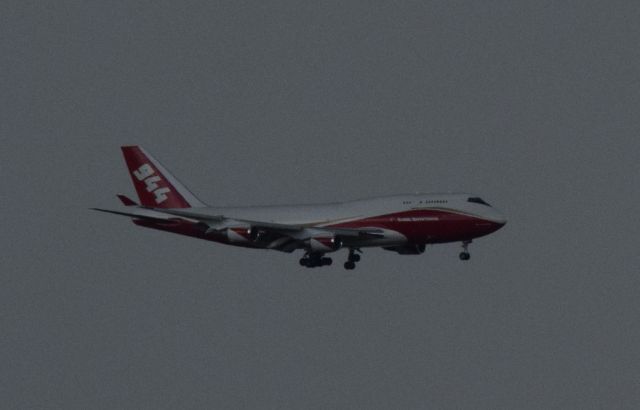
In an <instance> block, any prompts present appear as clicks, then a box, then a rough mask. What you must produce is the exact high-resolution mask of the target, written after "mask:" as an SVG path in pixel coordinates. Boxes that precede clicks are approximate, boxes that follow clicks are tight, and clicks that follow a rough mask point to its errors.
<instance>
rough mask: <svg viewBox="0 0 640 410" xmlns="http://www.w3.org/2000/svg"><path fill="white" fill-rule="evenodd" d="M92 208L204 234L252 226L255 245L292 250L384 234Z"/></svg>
mask: <svg viewBox="0 0 640 410" xmlns="http://www.w3.org/2000/svg"><path fill="white" fill-rule="evenodd" d="M91 209H93V210H96V211H100V212H108V213H111V214H116V215H123V216H128V217H131V218H138V219H146V220H149V221H155V222H167V221H170V220H173V219H175V218H176V217H177V218H181V219H186V220H188V221H191V222H194V223H197V224H198V225H200V226H201V227H202V230H203V232H204V233H205V234H216V233H223V232H224V231H225V230H227V229H229V228H234V227H247V228H251V231H252V232H253V234H252V235H253V237H252V239H253V240H254V242H255V243H256V244H257V245H259V246H262V247H265V248H268V249H276V250H280V251H283V252H293V251H294V250H296V249H299V248H301V247H304V246H303V245H304V243H305V242H306V241H308V240H310V239H312V238H317V237H327V236H336V237H337V236H339V237H340V238H342V240H343V241H344V242H345V243H349V242H351V243H354V241H356V240H358V239H371V238H384V235H385V234H384V231H383V230H382V229H378V228H338V227H335V228H334V227H328V226H314V224H280V223H273V222H263V221H253V220H246V219H236V218H232V217H226V216H223V215H207V214H202V213H198V212H192V211H187V210H182V209H163V208H151V207H143V206H127V207H126V209H124V210H111V209H101V208H91Z"/></svg>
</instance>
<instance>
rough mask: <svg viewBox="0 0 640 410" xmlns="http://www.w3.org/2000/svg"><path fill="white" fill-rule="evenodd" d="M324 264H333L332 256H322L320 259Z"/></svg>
mask: <svg viewBox="0 0 640 410" xmlns="http://www.w3.org/2000/svg"><path fill="white" fill-rule="evenodd" d="M320 261H321V263H322V266H331V264H332V263H333V259H331V258H322V259H320Z"/></svg>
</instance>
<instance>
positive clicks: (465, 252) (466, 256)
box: [459, 241, 471, 261]
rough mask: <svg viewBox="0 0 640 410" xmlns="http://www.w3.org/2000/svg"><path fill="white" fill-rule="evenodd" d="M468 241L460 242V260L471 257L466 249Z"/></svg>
mask: <svg viewBox="0 0 640 410" xmlns="http://www.w3.org/2000/svg"><path fill="white" fill-rule="evenodd" d="M470 243H471V241H464V242H462V252H460V255H459V257H460V260H461V261H468V260H469V259H471V254H470V253H469V250H468V249H467V248H468V247H469V244H470Z"/></svg>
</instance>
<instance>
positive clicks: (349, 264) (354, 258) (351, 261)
mask: <svg viewBox="0 0 640 410" xmlns="http://www.w3.org/2000/svg"><path fill="white" fill-rule="evenodd" d="M358 252H360V250H359V249H358ZM359 261H360V255H358V254H357V253H356V250H355V249H353V248H351V249H349V257H348V259H347V261H346V262H345V263H344V268H345V269H346V270H353V269H355V268H356V262H359Z"/></svg>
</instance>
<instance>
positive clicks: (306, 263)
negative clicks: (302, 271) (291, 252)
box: [300, 258, 309, 266]
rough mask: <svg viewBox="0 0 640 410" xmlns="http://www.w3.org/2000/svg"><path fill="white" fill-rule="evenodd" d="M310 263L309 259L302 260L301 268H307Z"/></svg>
mask: <svg viewBox="0 0 640 410" xmlns="http://www.w3.org/2000/svg"><path fill="white" fill-rule="evenodd" d="M308 263H309V259H307V258H300V266H307V265H308Z"/></svg>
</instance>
